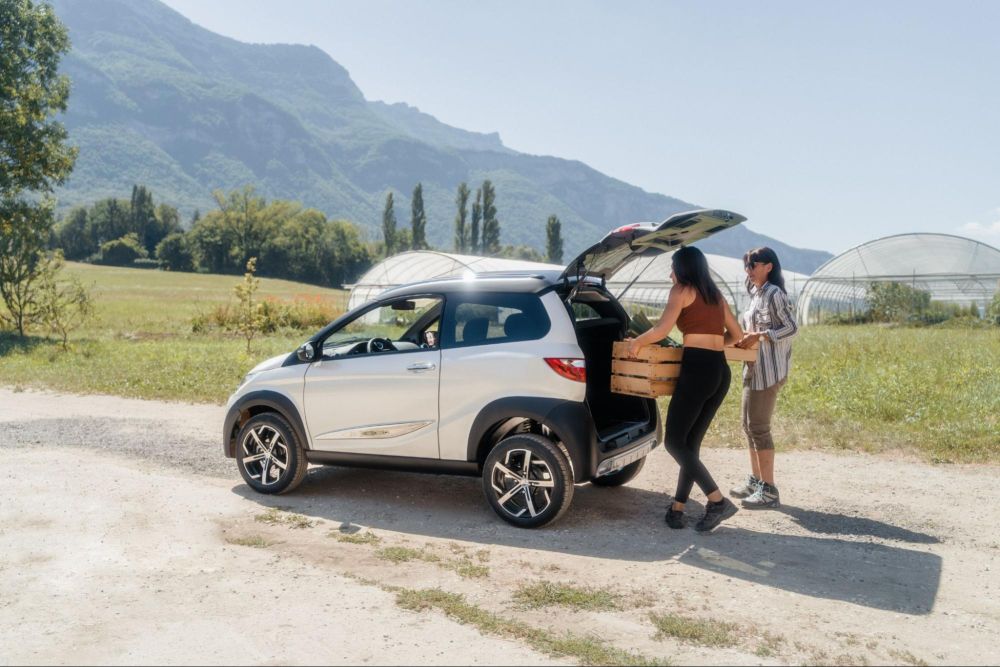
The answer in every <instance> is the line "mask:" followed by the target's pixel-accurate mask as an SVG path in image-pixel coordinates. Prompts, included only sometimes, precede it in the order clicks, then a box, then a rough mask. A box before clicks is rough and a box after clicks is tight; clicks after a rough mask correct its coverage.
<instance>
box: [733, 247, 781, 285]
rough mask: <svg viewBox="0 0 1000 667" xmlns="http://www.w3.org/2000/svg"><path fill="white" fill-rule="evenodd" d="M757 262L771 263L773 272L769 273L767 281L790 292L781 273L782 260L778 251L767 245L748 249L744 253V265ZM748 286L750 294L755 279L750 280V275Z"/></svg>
mask: <svg viewBox="0 0 1000 667" xmlns="http://www.w3.org/2000/svg"><path fill="white" fill-rule="evenodd" d="M757 262H763V263H764V264H770V265H771V272H770V273H769V274H767V282H769V283H771V284H772V285H777V286H778V287H779V288H781V291H782V292H784V293H785V294H788V290H786V289H785V277H784V276H783V275H781V262H779V261H778V253H776V252H774V251H773V250H771V249H770V248H768V247H767V246H762V247H760V248H754V249H753V250H747V252H746V254H745V255H743V266H749V265H750V264H751V263H757ZM746 286H747V293H748V294H749V293H750V289H751V288H752V287H753V281H752V280H750V276H747V279H746Z"/></svg>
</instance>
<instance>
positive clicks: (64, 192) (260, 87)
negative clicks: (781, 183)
mask: <svg viewBox="0 0 1000 667" xmlns="http://www.w3.org/2000/svg"><path fill="white" fill-rule="evenodd" d="M52 4H53V7H54V8H55V11H56V13H57V14H58V15H59V17H60V19H61V20H62V21H63V22H64V23H65V24H66V26H67V27H68V29H69V33H70V39H71V40H72V45H73V47H72V51H71V52H70V53H69V54H68V55H67V56H66V57H65V59H64V60H63V71H64V72H65V73H66V74H67V75H68V76H69V77H70V79H71V80H72V93H71V95H70V100H69V108H68V109H67V112H66V114H65V117H64V122H65V124H66V126H67V129H68V130H69V133H70V140H71V142H72V143H74V144H75V145H77V146H79V147H80V156H79V159H78V161H77V165H76V168H75V170H74V172H73V175H72V176H71V178H70V180H69V181H68V182H67V184H66V185H65V187H63V188H61V189H60V191H59V192H58V195H59V200H60V205H61V206H63V207H64V208H65V207H68V206H71V205H74V204H82V203H90V202H92V201H94V200H95V199H99V198H103V197H111V196H118V197H121V196H125V195H126V194H127V193H128V192H130V190H131V187H132V185H133V184H134V183H141V184H145V185H146V186H148V187H149V188H151V189H152V191H153V192H154V194H155V195H156V196H157V198H158V199H159V200H161V201H166V202H170V203H172V204H174V205H177V206H179V208H181V210H182V211H183V212H185V213H190V212H192V211H193V210H194V209H196V208H197V209H201V210H202V211H204V210H206V209H210V208H212V207H213V206H214V203H213V200H212V198H211V192H212V190H213V189H216V188H221V189H224V190H228V189H236V188H241V187H242V186H243V185H245V184H248V183H249V184H253V185H255V186H256V188H257V190H258V192H260V193H261V194H262V195H264V196H266V197H268V198H282V199H292V200H297V201H300V202H302V203H303V204H305V205H306V206H311V207H315V208H317V209H320V210H321V211H323V212H325V213H326V214H327V215H328V216H330V217H334V218H344V219H347V220H351V221H353V222H355V223H357V224H359V225H360V226H361V227H363V228H365V229H367V230H368V233H369V235H370V236H371V237H372V238H377V236H378V228H379V224H380V221H381V213H382V206H383V202H384V198H385V193H386V192H387V191H389V190H390V189H391V190H393V191H394V192H396V216H397V218H398V220H399V224H400V225H403V226H406V225H408V222H409V205H410V201H409V197H410V195H411V193H412V192H413V188H414V186H415V185H416V184H417V183H418V182H422V183H423V188H424V203H425V208H426V211H427V217H428V224H427V238H428V241H429V242H430V243H431V244H432V245H434V246H436V247H440V248H444V249H450V248H451V247H452V234H453V231H452V227H453V220H454V217H455V204H454V198H455V190H456V188H457V186H458V184H459V183H460V182H462V181H466V182H467V183H468V184H469V186H470V188H472V189H473V191H474V190H475V188H476V187H477V186H478V185H479V184H480V183H481V182H482V181H483V180H484V179H487V178H488V179H490V180H492V181H493V183H494V185H495V186H496V191H497V202H496V205H497V208H498V217H499V218H500V222H501V233H502V241H503V243H509V244H529V245H532V246H534V247H536V248H542V247H544V244H545V221H546V219H547V218H548V216H549V215H550V214H555V215H558V216H559V218H560V220H561V221H562V223H563V236H564V239H565V250H566V255H567V256H572V255H573V254H575V253H576V252H577V251H579V250H581V249H583V248H584V247H586V246H587V245H589V244H591V243H593V241H594V240H595V239H597V238H600V237H601V236H603V235H604V234H605V233H606V232H607V231H608V230H609V229H612V228H614V227H616V226H618V225H621V224H625V223H628V222H635V221H640V220H661V219H663V218H665V217H667V216H669V215H670V214H672V213H676V212H678V211H682V210H687V209H691V208H697V206H696V205H694V204H690V203H687V202H684V201H681V200H679V199H675V198H672V197H667V196H664V195H660V194H655V193H649V192H646V191H644V190H641V189H640V188H637V187H635V186H632V185H629V184H628V183H624V182H622V181H619V180H616V179H614V178H610V177H608V176H605V175H604V174H601V173H600V172H598V171H596V170H594V169H592V168H590V167H588V166H587V165H585V164H583V163H581V162H578V161H573V160H565V159H561V158H556V157H548V156H537V155H527V154H524V153H519V152H517V151H513V150H511V149H509V148H507V147H506V146H504V145H503V143H502V141H501V140H500V137H499V135H497V134H496V133H493V134H483V133H476V132H468V131H465V130H462V129H459V128H455V127H451V126H449V125H446V124H444V123H442V122H440V121H438V120H437V119H436V118H434V117H433V116H431V115H429V114H425V113H422V112H421V111H419V110H418V109H416V108H414V107H411V106H409V105H406V104H385V103H383V102H377V101H369V100H366V99H365V97H364V95H363V94H362V92H361V90H359V89H358V87H357V86H356V85H355V83H354V82H353V81H352V80H351V77H350V75H349V73H348V72H347V70H345V69H344V68H343V67H341V66H340V65H339V64H338V63H336V62H335V61H334V60H333V59H332V58H330V56H329V55H327V54H326V53H325V52H323V51H322V50H320V49H319V48H317V47H315V46H302V45H289V44H246V43H242V42H239V41H236V40H233V39H230V38H227V37H223V36H221V35H217V34H215V33H212V32H210V31H208V30H205V29H204V28H201V27H199V26H197V25H195V24H193V23H192V22H191V21H189V20H188V19H186V18H184V17H183V16H182V15H180V14H178V13H177V12H175V11H174V10H172V9H170V8H169V7H167V6H166V5H163V4H162V3H160V2H157V1H156V0H53V2H52ZM756 245H770V246H772V247H774V248H775V249H776V250H778V251H779V253H780V254H781V256H782V261H783V263H784V264H785V265H786V266H787V268H789V269H791V270H795V271H801V272H805V273H809V272H811V271H812V270H813V269H815V268H816V267H817V266H818V265H819V264H821V263H822V262H823V261H825V259H826V258H828V257H829V256H830V255H829V254H828V253H823V252H820V251H810V250H799V249H796V248H792V247H789V246H785V245H784V244H780V243H779V242H777V241H775V240H774V239H770V238H768V237H766V236H762V235H759V234H755V233H754V232H752V231H750V230H749V229H747V228H745V227H740V228H736V229H734V230H731V231H727V232H724V233H722V234H719V235H718V236H717V237H713V238H712V239H709V240H707V241H705V242H703V243H702V244H701V247H702V248H703V249H704V250H705V251H707V252H718V253H720V254H727V255H735V256H742V253H743V251H744V250H746V249H747V248H749V247H752V246H756Z"/></svg>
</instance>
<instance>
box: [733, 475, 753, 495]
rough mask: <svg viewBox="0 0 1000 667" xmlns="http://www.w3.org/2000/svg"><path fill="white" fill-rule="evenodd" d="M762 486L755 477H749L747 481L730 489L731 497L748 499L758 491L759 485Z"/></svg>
mask: <svg viewBox="0 0 1000 667" xmlns="http://www.w3.org/2000/svg"><path fill="white" fill-rule="evenodd" d="M759 484H760V480H759V479H757V478H756V477H754V476H753V475H747V478H746V481H744V482H743V483H742V484H740V485H739V486H737V487H733V488H732V489H729V495H731V496H732V497H733V498H746V497H748V496H752V495H753V492H754V491H756V490H757V485H759Z"/></svg>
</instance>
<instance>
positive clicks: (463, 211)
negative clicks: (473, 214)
mask: <svg viewBox="0 0 1000 667" xmlns="http://www.w3.org/2000/svg"><path fill="white" fill-rule="evenodd" d="M455 206H456V207H457V208H458V211H457V212H456V213H455V252H457V253H461V254H464V253H465V252H466V249H467V246H468V245H469V233H468V231H467V230H466V229H465V218H466V217H467V216H468V214H469V210H468V206H469V186H468V185H466V184H465V183H464V182H463V183H460V184H459V186H458V194H456V195H455Z"/></svg>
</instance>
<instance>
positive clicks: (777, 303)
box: [743, 283, 799, 389]
mask: <svg viewBox="0 0 1000 667" xmlns="http://www.w3.org/2000/svg"><path fill="white" fill-rule="evenodd" d="M750 290H751V291H750V293H751V299H750V308H749V309H748V310H747V312H745V313H744V314H743V328H744V329H745V330H747V331H760V332H764V333H766V334H767V335H766V336H764V338H763V339H761V341H760V348H759V349H758V350H757V361H756V362H753V363H746V364H744V365H743V384H744V385H746V386H748V387H750V388H751V389H767V388H768V387H773V386H774V385H776V384H777V383H779V382H781V381H782V380H784V379H785V378H786V377H788V366H789V364H790V363H791V359H792V337H793V336H794V335H795V334H796V333H798V330H799V327H798V325H797V324H796V323H795V314H794V313H793V312H792V306H791V304H789V303H788V295H786V294H785V293H784V292H783V291H782V290H781V288H780V287H778V286H777V285H772V284H771V283H764V285H763V287H760V288H759V289H758V288H757V287H751V288H750Z"/></svg>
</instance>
